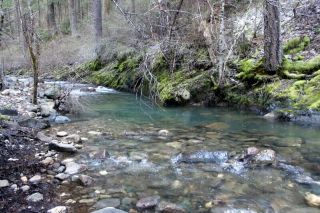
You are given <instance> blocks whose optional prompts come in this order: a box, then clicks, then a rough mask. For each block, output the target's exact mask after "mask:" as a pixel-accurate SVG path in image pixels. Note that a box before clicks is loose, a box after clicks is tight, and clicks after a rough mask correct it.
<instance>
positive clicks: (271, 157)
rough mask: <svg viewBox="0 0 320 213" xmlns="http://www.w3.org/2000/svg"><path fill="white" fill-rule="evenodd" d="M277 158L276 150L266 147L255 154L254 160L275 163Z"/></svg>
mask: <svg viewBox="0 0 320 213" xmlns="http://www.w3.org/2000/svg"><path fill="white" fill-rule="evenodd" d="M275 160H276V152H275V151H274V150H272V149H265V150H262V151H260V152H259V153H258V154H257V155H256V156H254V161H255V162H257V163H262V164H270V163H274V162H275Z"/></svg>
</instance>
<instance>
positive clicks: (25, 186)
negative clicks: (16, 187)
mask: <svg viewBox="0 0 320 213" xmlns="http://www.w3.org/2000/svg"><path fill="white" fill-rule="evenodd" d="M29 189H30V186H28V185H24V186H21V190H22V191H23V192H26V191H28V190H29Z"/></svg>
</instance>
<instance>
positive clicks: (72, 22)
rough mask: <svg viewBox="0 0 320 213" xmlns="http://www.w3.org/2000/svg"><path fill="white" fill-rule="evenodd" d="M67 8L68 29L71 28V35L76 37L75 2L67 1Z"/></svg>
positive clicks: (72, 0) (73, 0)
mask: <svg viewBox="0 0 320 213" xmlns="http://www.w3.org/2000/svg"><path fill="white" fill-rule="evenodd" d="M68 7H69V19H70V27H71V35H72V36H76V35H77V33H78V32H77V13H76V7H75V0H68Z"/></svg>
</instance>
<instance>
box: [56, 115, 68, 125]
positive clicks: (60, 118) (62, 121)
mask: <svg viewBox="0 0 320 213" xmlns="http://www.w3.org/2000/svg"><path fill="white" fill-rule="evenodd" d="M54 122H55V123H57V124H65V123H69V122H71V119H70V118H68V117H67V116H62V115H59V116H57V117H55V119H54Z"/></svg>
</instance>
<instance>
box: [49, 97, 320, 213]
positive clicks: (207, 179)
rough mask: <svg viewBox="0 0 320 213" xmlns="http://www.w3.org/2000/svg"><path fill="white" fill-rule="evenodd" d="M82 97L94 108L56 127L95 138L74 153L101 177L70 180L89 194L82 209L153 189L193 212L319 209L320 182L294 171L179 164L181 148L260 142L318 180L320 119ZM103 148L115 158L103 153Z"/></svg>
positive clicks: (77, 194)
mask: <svg viewBox="0 0 320 213" xmlns="http://www.w3.org/2000/svg"><path fill="white" fill-rule="evenodd" d="M82 99H83V101H84V102H85V103H86V107H87V110H86V113H81V114H79V115H78V116H76V117H74V118H72V119H73V122H72V123H70V124H67V125H65V126H57V127H55V129H54V130H67V131H68V132H69V133H78V134H79V135H80V136H81V137H86V138H88V140H87V141H85V142H83V144H84V148H83V149H82V150H81V151H80V152H79V154H77V155H75V156H73V157H74V158H75V159H76V161H77V162H78V163H84V164H87V165H88V167H89V170H87V171H86V172H85V174H87V175H90V176H91V177H93V178H95V184H94V186H92V187H81V186H72V187H70V188H68V191H67V192H68V193H70V194H71V197H67V198H65V199H66V200H67V199H69V198H72V199H74V200H76V201H79V200H83V199H89V201H88V200H87V201H88V202H87V203H89V204H79V203H77V204H75V205H76V206H77V208H76V209H78V210H77V211H76V212H87V211H91V210H94V209H96V208H101V207H106V206H103V205H110V206H117V207H118V208H119V209H122V210H126V211H128V210H129V209H131V208H135V204H136V201H137V200H138V199H139V198H141V197H147V196H152V195H159V196H160V197H161V199H162V200H165V201H169V202H172V203H175V204H178V205H180V206H182V207H183V208H184V209H185V210H186V211H187V212H235V213H237V212H243V213H247V212H270V213H271V212H319V209H317V208H312V207H309V206H308V205H307V204H306V202H305V200H304V195H305V193H306V192H311V193H315V194H320V185H319V184H300V183H298V182H296V181H295V179H294V178H293V177H292V174H290V173H288V172H287V171H284V170H281V169H277V168H275V167H271V166H265V167H258V168H254V169H243V170H241V169H240V170H239V171H235V172H230V171H225V170H223V169H221V168H219V167H218V166H217V165H216V164H214V163H193V164H187V163H181V164H174V162H173V160H172V159H173V158H174V157H175V156H177V155H178V154H179V153H190V152H193V151H200V150H204V151H227V152H228V153H230V154H231V155H235V154H237V153H242V152H243V151H244V150H246V148H248V147H252V146H255V147H257V148H259V149H266V148H270V149H273V150H275V151H276V153H277V156H278V158H281V159H282V160H283V161H285V162H287V163H288V164H290V165H293V166H299V167H301V168H303V169H304V172H305V173H306V174H308V176H310V177H312V178H313V179H314V180H315V181H317V180H320V164H319V163H320V131H319V130H320V129H319V127H316V126H301V125H296V124H291V123H279V122H272V121H267V120H265V119H263V118H261V117H260V116H258V115H255V114H252V113H248V112H245V111H239V110H232V109H227V108H204V107H181V108H165V109H164V108H160V107H156V106H151V105H150V103H149V102H148V101H145V100H141V99H139V98H136V96H134V95H131V94H126V93H110V94H104V95H95V96H84V97H83V98H82ZM160 130H162V131H160ZM163 130H168V132H167V131H163ZM90 131H95V132H91V133H88V132H90ZM159 131H160V134H159ZM98 132H100V133H102V134H98ZM103 150H106V151H107V152H108V153H109V154H110V157H109V158H107V159H100V158H99V157H97V155H98V154H99V152H101V151H103ZM65 190H67V189H66V188H65V187H63V188H62V191H65ZM92 199H93V200H92ZM101 200H102V201H101ZM119 201H120V203H119ZM80 209H81V210H80ZM151 212H152V211H151Z"/></svg>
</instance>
